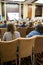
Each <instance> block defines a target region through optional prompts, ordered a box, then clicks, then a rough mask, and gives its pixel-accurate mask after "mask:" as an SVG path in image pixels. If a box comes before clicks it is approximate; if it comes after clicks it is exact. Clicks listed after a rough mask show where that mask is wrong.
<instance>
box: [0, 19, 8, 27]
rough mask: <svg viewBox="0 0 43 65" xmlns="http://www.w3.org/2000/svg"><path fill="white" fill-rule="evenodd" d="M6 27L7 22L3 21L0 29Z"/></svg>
mask: <svg viewBox="0 0 43 65" xmlns="http://www.w3.org/2000/svg"><path fill="white" fill-rule="evenodd" d="M6 27H7V21H6V20H5V21H4V24H2V26H1V28H6Z"/></svg>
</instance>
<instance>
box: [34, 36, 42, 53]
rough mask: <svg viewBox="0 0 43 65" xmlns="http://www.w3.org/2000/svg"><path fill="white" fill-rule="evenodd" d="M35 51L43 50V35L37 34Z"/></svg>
mask: <svg viewBox="0 0 43 65" xmlns="http://www.w3.org/2000/svg"><path fill="white" fill-rule="evenodd" d="M34 49H35V53H41V52H43V35H37V36H36V38H35V45H34Z"/></svg>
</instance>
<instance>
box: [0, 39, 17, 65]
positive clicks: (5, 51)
mask: <svg viewBox="0 0 43 65" xmlns="http://www.w3.org/2000/svg"><path fill="white" fill-rule="evenodd" d="M17 43H18V41H17V40H12V41H0V59H1V64H2V65H3V63H5V62H9V61H13V60H16V58H17V56H16V50H17ZM16 64H17V63H16Z"/></svg>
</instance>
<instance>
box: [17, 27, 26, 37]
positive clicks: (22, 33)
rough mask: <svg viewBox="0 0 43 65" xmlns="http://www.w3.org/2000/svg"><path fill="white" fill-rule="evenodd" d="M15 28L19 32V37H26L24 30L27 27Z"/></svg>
mask: <svg viewBox="0 0 43 65" xmlns="http://www.w3.org/2000/svg"><path fill="white" fill-rule="evenodd" d="M17 30H18V31H19V32H20V34H21V37H26V30H27V27H23V28H20V27H19V28H17Z"/></svg>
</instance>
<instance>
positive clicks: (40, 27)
mask: <svg viewBox="0 0 43 65" xmlns="http://www.w3.org/2000/svg"><path fill="white" fill-rule="evenodd" d="M35 30H36V31H38V32H40V33H43V25H42V24H39V25H37V26H36V27H35Z"/></svg>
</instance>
